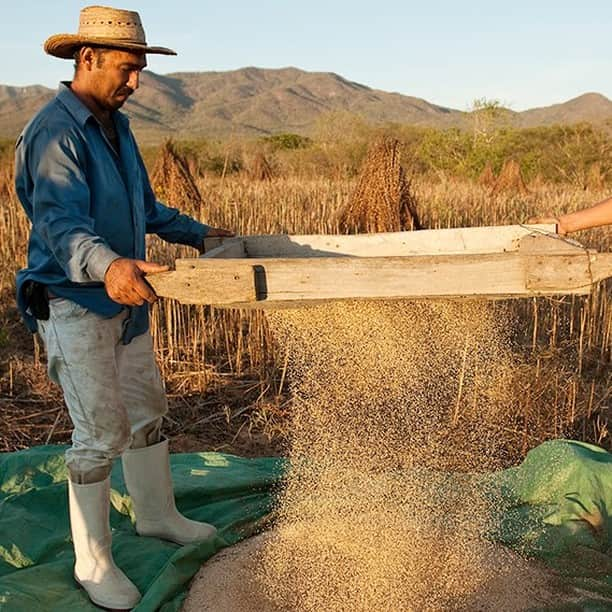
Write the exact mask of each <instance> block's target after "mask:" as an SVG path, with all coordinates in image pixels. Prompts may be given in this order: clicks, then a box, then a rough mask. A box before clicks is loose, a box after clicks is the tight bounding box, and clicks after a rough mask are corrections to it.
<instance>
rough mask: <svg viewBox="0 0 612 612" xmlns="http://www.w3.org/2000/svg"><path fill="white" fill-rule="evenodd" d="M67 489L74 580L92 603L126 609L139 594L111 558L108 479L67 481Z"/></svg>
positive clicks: (135, 600)
mask: <svg viewBox="0 0 612 612" xmlns="http://www.w3.org/2000/svg"><path fill="white" fill-rule="evenodd" d="M68 492H69V493H68V501H69V508H70V529H71V531H72V541H73V544H74V554H75V557H76V563H75V565H74V577H75V580H76V581H77V582H78V583H79V584H80V585H81V586H82V587H83V588H84V589H85V590H86V591H87V594H88V595H89V599H91V601H93V603H95V604H96V605H98V606H102V607H104V608H113V609H115V610H130V609H131V608H133V607H134V606H135V605H136V604H137V603H138V602H139V601H140V593H139V591H138V589H137V588H136V586H135V585H134V583H133V582H132V581H131V580H130V579H129V578H128V577H127V576H126V575H125V574H124V573H123V572H122V571H121V570H120V569H119V568H118V567H117V566H116V565H115V562H114V561H113V556H112V552H111V541H112V536H111V531H110V525H109V514H110V478H107V479H106V480H103V481H101V482H95V483H93V484H82V485H81V484H75V483H73V482H70V481H69V482H68Z"/></svg>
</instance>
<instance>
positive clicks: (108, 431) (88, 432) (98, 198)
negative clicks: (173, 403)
mask: <svg viewBox="0 0 612 612" xmlns="http://www.w3.org/2000/svg"><path fill="white" fill-rule="evenodd" d="M45 51H46V52H47V53H49V54H51V55H54V56H56V57H60V58H65V59H71V58H72V59H74V60H75V62H76V67H75V74H74V79H73V81H72V82H71V83H62V84H61V85H60V88H59V91H58V94H57V96H56V97H55V99H54V100H52V101H51V102H50V103H49V104H48V105H47V106H45V108H43V109H42V110H41V111H40V112H39V113H38V114H37V115H36V116H35V117H34V118H33V119H32V121H31V122H30V123H29V124H28V126H27V127H26V128H25V129H24V131H23V133H22V135H21V136H20V138H19V140H18V142H17V149H16V187H17V193H18V195H19V198H20V200H21V202H22V204H23V207H24V209H25V211H26V213H27V214H28V216H29V218H30V220H31V222H32V232H31V236H30V242H29V250H28V265H27V268H26V269H24V270H21V271H20V272H19V273H18V276H17V296H18V304H19V307H20V310H21V312H22V314H23V317H24V319H25V321H26V323H27V325H28V326H29V328H30V329H31V330H32V331H38V332H39V333H40V335H41V336H42V338H43V340H44V343H45V346H46V349H47V357H48V371H49V376H50V377H51V378H52V379H53V380H54V381H56V382H58V383H59V384H60V385H61V387H62V389H63V392H64V398H65V401H66V405H67V407H68V411H69V413H70V417H71V419H72V422H73V425H74V431H73V435H72V447H71V448H70V449H69V450H68V451H67V453H66V463H67V466H68V469H69V473H70V482H69V487H68V489H69V509H70V523H71V531H72V538H73V543H74V550H75V559H76V562H75V568H74V575H75V578H76V580H77V581H78V582H79V583H80V584H81V585H82V586H83V587H84V588H85V589H86V591H87V593H88V595H89V597H90V599H91V600H92V601H93V602H94V603H96V604H98V605H100V606H104V607H107V608H114V609H130V608H132V607H134V606H135V605H136V604H137V603H138V601H139V599H140V593H139V592H138V589H137V588H136V586H135V585H134V584H133V583H132V582H131V581H130V580H129V578H128V577H127V576H126V575H125V574H124V573H123V572H122V571H121V570H120V569H118V568H117V566H116V565H115V563H114V561H113V558H112V554H111V533H110V528H109V495H110V478H109V476H110V470H111V464H112V461H113V459H114V458H116V457H118V456H119V455H121V456H122V461H123V469H124V475H125V481H126V485H127V487H128V491H129V493H130V496H131V498H132V501H133V506H134V513H135V516H136V530H137V532H138V533H139V534H140V535H148V536H154V537H159V538H164V539H168V540H172V541H174V542H178V543H180V544H187V543H190V542H196V541H200V540H204V539H206V538H210V537H212V536H213V535H214V534H215V528H214V527H213V526H211V525H207V524H205V523H198V522H196V521H191V520H189V519H187V518H185V517H184V516H182V515H181V514H180V513H179V512H178V511H177V509H176V506H175V503H174V495H173V492H172V483H171V479H170V470H169V462H168V443H167V440H165V439H163V438H162V437H161V434H160V425H161V421H162V417H163V415H164V414H165V412H166V410H167V404H166V397H165V393H164V387H163V383H162V381H161V378H160V374H159V370H158V368H157V366H156V363H155V359H154V355H153V350H152V341H151V336H150V333H149V331H148V325H149V323H148V304H149V303H152V302H154V301H155V298H156V296H155V294H154V292H153V290H152V289H151V287H150V286H149V285H148V284H147V282H146V280H145V278H144V275H145V274H147V273H155V272H161V271H164V270H166V269H167V268H166V267H165V266H161V265H158V264H156V263H149V262H145V261H144V257H145V233H156V234H158V235H159V236H161V237H162V238H163V239H165V240H167V241H170V242H177V243H182V244H188V245H191V246H193V247H194V248H200V247H201V246H202V243H203V239H204V236H228V235H232V234H231V232H228V231H226V230H221V229H216V228H210V227H209V226H206V225H203V224H201V223H199V222H197V221H195V220H194V219H191V218H189V217H187V216H185V215H181V214H179V212H178V211H177V210H174V209H171V208H168V207H166V206H164V205H163V204H161V203H159V202H157V201H156V199H155V196H154V194H153V191H152V190H151V186H150V184H149V179H148V177H147V172H146V170H145V167H144V164H143V162H142V159H141V157H140V154H139V151H138V148H137V145H136V142H135V141H134V137H133V135H132V133H131V131H130V128H129V124H128V120H127V118H126V117H125V116H124V115H123V114H122V113H120V112H119V110H118V109H120V108H121V107H122V106H123V104H124V103H125V101H126V100H127V99H128V97H129V96H130V95H131V94H132V93H133V92H134V91H135V90H136V89H137V88H138V79H139V75H140V72H141V70H142V69H143V68H144V67H145V66H146V54H148V53H160V54H166V55H175V53H174V51H172V50H171V49H166V48H164V47H150V46H148V45H147V43H146V40H145V33H144V30H143V28H142V25H141V23H140V18H139V16H138V13H135V12H130V11H125V10H119V9H113V8H107V7H100V6H92V7H87V8H84V9H83V10H82V11H81V14H80V23H79V31H78V33H77V34H58V35H55V36H52V37H51V38H49V39H48V40H47V41H46V42H45Z"/></svg>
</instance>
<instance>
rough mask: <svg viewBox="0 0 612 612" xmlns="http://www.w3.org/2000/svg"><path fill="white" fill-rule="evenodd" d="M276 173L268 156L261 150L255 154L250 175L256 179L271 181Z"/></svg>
mask: <svg viewBox="0 0 612 612" xmlns="http://www.w3.org/2000/svg"><path fill="white" fill-rule="evenodd" d="M273 176H274V173H273V172H272V167H271V166H270V162H268V160H267V159H266V156H265V155H264V154H263V153H261V152H259V153H257V155H255V157H254V159H253V163H252V164H251V167H250V168H249V177H250V178H251V179H252V180H254V181H271V180H272V177H273Z"/></svg>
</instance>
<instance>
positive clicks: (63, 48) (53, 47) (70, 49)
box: [44, 34, 176, 59]
mask: <svg viewBox="0 0 612 612" xmlns="http://www.w3.org/2000/svg"><path fill="white" fill-rule="evenodd" d="M86 45H92V46H100V47H110V48H112V49H125V50H126V51H135V52H137V53H152V54H158V55H176V51H173V50H172V49H168V48H167V47H149V46H148V45H146V44H142V43H136V42H129V41H122V40H117V39H116V38H99V37H97V36H87V37H86V36H79V35H78V34H55V35H54V36H50V37H49V38H47V40H46V41H45V45H44V49H45V52H46V53H48V54H49V55H53V56H54V57H61V58H62V59H72V58H73V56H74V52H75V50H76V49H78V48H79V47H83V46H86Z"/></svg>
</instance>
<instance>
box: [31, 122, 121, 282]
mask: <svg viewBox="0 0 612 612" xmlns="http://www.w3.org/2000/svg"><path fill="white" fill-rule="evenodd" d="M29 155H30V159H29V167H30V169H31V173H32V176H31V180H32V183H33V185H34V190H33V193H32V196H33V197H32V209H33V210H32V225H33V228H34V230H35V231H36V232H38V234H39V235H40V236H41V238H42V239H43V240H44V242H45V243H46V244H47V246H48V247H49V249H50V250H51V252H52V253H53V256H54V257H55V258H56V260H57V262H58V263H59V265H60V266H61V267H62V269H63V270H64V272H65V274H66V276H67V277H68V278H69V279H70V280H71V281H73V282H75V283H88V282H103V281H104V275H105V273H106V270H107V269H108V267H109V265H110V264H111V263H112V262H113V261H114V260H115V259H117V258H119V257H120V255H118V254H117V253H116V252H115V251H113V250H112V249H111V248H110V247H109V245H108V243H107V242H106V241H105V240H104V239H103V238H101V237H100V236H99V235H97V234H96V232H95V229H94V227H95V226H94V220H93V218H92V217H91V216H90V192H89V186H88V184H87V180H86V176H85V168H84V167H83V164H84V163H85V162H84V161H83V160H85V159H86V156H85V153H84V151H83V144H82V143H81V142H80V140H79V137H78V135H77V134H75V133H71V132H70V131H63V132H57V131H56V133H52V132H51V131H49V130H47V129H45V128H42V129H41V130H40V131H39V132H38V133H37V135H36V137H35V138H34V139H33V142H32V146H31V147H30V153H29Z"/></svg>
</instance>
